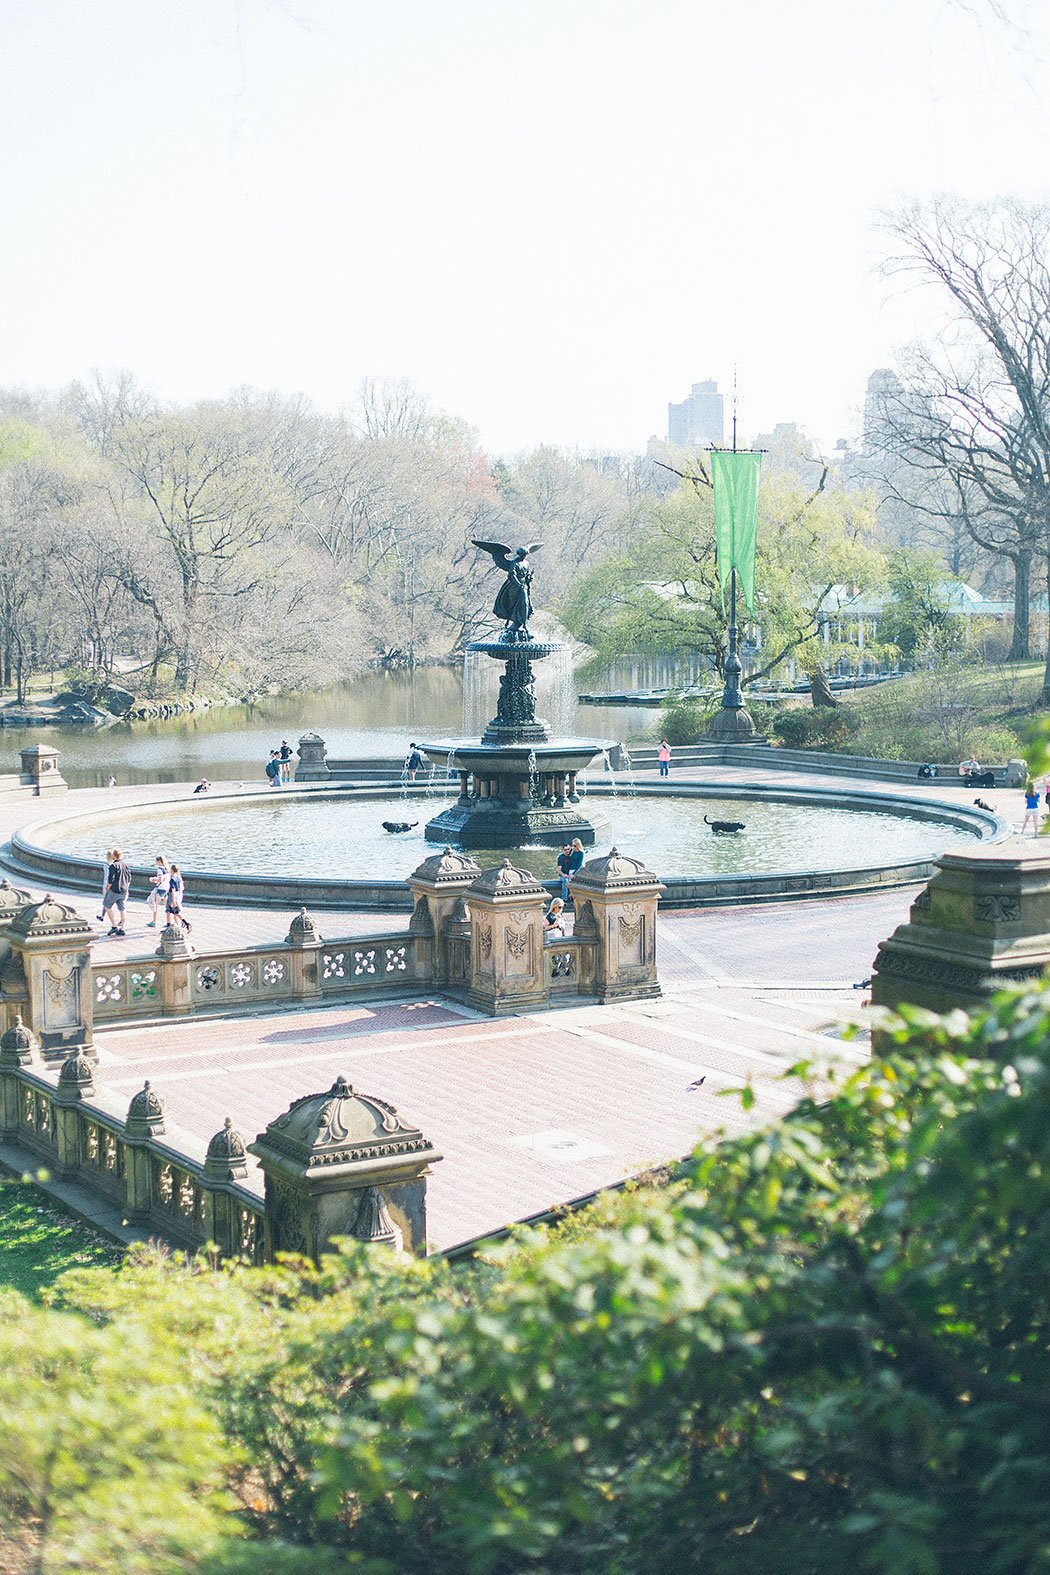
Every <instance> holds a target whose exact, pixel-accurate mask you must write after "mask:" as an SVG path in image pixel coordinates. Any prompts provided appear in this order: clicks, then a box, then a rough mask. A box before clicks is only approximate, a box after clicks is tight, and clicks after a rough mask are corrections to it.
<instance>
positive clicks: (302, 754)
mask: <svg viewBox="0 0 1050 1575" xmlns="http://www.w3.org/2000/svg"><path fill="white" fill-rule="evenodd" d="M296 753H297V754H298V756H299V764H298V765H297V766H296V768H295V780H296V781H297V782H330V781H331V779H332V773H331V772H330V771H329V769H328V750H327V748H326V747H325V741H324V739H323V738H322V737H321V735H320V733H304V734H303V736H302V738H301V739H300V740H299V748H298V750H297V751H296Z"/></svg>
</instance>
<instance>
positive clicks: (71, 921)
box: [7, 892, 94, 941]
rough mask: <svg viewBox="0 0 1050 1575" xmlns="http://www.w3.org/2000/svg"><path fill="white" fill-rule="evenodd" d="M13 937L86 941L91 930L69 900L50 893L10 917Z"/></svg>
mask: <svg viewBox="0 0 1050 1575" xmlns="http://www.w3.org/2000/svg"><path fill="white" fill-rule="evenodd" d="M7 933H8V935H9V936H10V937H11V939H12V940H16V939H17V940H23V941H26V940H32V941H37V940H66V939H76V940H87V939H90V938H92V937H93V934H94V932H93V931H92V928H91V926H90V924H88V923H87V921H86V920H85V919H82V918H81V917H80V915H79V913H78V912H77V910H76V909H75V908H71V907H70V906H69V905H68V903H64V902H56V900H55V898H54V897H52V896H51V894H50V892H49V893H48V894H47V896H46V897H45V898H44V900H43V901H42V902H31V903H30V904H29V906H28V907H27V908H23V909H22V911H21V912H20V913H18V914H16V916H15V917H14V918H13V919H12V921H11V924H10V927H9V928H8V932H7Z"/></svg>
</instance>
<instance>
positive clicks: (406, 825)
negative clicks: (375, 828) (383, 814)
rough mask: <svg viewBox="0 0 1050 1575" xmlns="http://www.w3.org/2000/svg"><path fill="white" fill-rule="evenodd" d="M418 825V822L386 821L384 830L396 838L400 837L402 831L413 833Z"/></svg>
mask: <svg viewBox="0 0 1050 1575" xmlns="http://www.w3.org/2000/svg"><path fill="white" fill-rule="evenodd" d="M418 825H419V821H418V820H384V822H383V830H384V831H389V832H390V834H391V836H393V837H396V836H399V835H400V834H401V832H402V831H411V830H412V828H413V826H418Z"/></svg>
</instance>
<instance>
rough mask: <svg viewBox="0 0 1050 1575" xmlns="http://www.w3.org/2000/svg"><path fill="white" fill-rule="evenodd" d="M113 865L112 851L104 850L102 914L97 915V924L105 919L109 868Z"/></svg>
mask: <svg viewBox="0 0 1050 1575" xmlns="http://www.w3.org/2000/svg"><path fill="white" fill-rule="evenodd" d="M112 863H113V849H112V848H107V849H106V856H105V858H104V859H103V860H102V912H101V913H100V914H98V915H97V917H98V920H99V922H100V923H101V922H102V920H103V919H104V918H105V917H106V892H107V891H108V890H109V866H110V865H111V864H112Z"/></svg>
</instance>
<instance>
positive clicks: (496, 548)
mask: <svg viewBox="0 0 1050 1575" xmlns="http://www.w3.org/2000/svg"><path fill="white" fill-rule="evenodd" d="M471 546H474V547H480V548H481V550H482V552H487V553H488V554H489V556H490V557H491V559H492V561H493V563H494V564H495V565H496V567H497V569H502V570H503V571H504V573H505V574H506V576H507V578H506V579H505V580H504V582H503V584H502V585H501V586H500V588H499V594H498V595H497V597H496V601H495V604H494V605H493V608H492V611H493V612H494V613H495V614H496V617H497V618H502V619H503V622H504V630H503V634H502V636H501V638H502V639H508V640H530V639H531V638H532V636H531V635H530V634H529V619H530V618H531V617H532V566H531V565H530V563H529V554H530V553H533V552H538V551H539V549H540V548H541V547H542V546H543V543H542V541H534V542H531V543H530V544H529V546H527V547H516V548H510V547H507V546H504V544H503V542H501V541H476V540H473V539H472V540H471Z"/></svg>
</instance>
